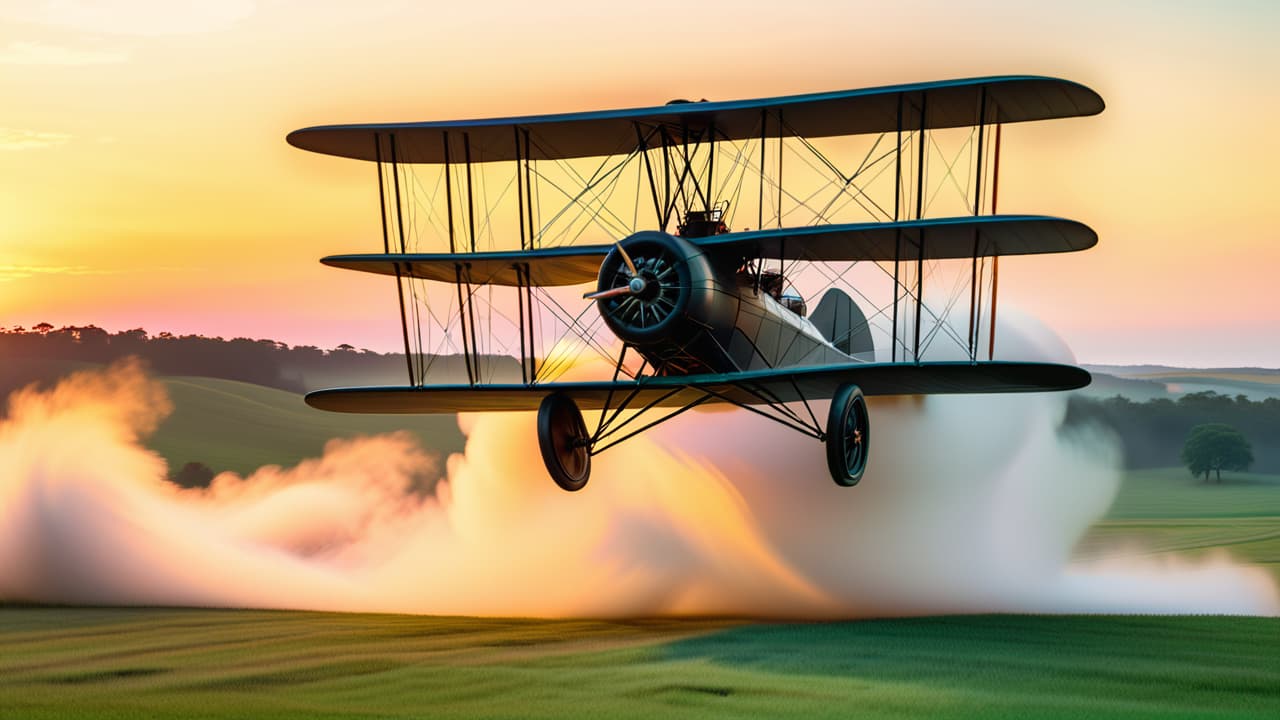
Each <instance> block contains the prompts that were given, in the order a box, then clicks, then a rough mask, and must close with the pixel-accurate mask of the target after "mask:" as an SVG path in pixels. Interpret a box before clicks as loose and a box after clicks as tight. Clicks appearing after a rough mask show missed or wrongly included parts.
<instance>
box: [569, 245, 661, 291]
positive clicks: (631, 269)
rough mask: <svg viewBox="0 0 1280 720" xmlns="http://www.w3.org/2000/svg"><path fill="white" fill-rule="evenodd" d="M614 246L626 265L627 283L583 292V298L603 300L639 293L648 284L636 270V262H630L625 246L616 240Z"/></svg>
mask: <svg viewBox="0 0 1280 720" xmlns="http://www.w3.org/2000/svg"><path fill="white" fill-rule="evenodd" d="M614 247H616V248H618V254H619V255H621V256H622V262H623V263H624V264H626V266H627V273H628V282H627V284H626V285H619V286H618V287H614V288H609V289H608V290H599V291H597V292H589V293H583V295H582V299H583V300H604V299H606V298H611V297H618V296H619V295H639V294H640V293H642V292H644V289H645V287H647V286H648V284H649V282H648V281H647V280H645V279H644V278H643V277H641V276H640V271H638V270H636V264H635V263H633V262H631V256H630V255H628V254H627V250H626V248H624V247H622V243H621V242H618V243H617V244H616V245H615V246H614Z"/></svg>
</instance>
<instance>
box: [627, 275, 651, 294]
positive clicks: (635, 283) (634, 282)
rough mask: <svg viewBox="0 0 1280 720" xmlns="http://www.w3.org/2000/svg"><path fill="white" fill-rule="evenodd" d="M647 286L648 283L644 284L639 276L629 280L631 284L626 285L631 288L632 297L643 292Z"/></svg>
mask: <svg viewBox="0 0 1280 720" xmlns="http://www.w3.org/2000/svg"><path fill="white" fill-rule="evenodd" d="M648 284H649V283H648V282H646V281H645V279H644V278H642V277H640V276H639V275H637V276H636V277H633V278H631V282H629V283H627V285H628V286H629V287H630V288H631V294H632V295H639V294H640V293H642V292H644V288H645V286H646V285H648Z"/></svg>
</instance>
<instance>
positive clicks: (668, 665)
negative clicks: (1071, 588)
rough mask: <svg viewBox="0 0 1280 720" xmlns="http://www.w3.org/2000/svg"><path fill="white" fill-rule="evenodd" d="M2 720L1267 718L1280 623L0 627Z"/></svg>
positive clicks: (138, 614)
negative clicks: (224, 719) (221, 719)
mask: <svg viewBox="0 0 1280 720" xmlns="http://www.w3.org/2000/svg"><path fill="white" fill-rule="evenodd" d="M0 617H3V622H0V647H2V648H3V650H4V652H3V653H2V654H0V716H4V717H22V718H32V719H36V718H63V717H82V718H137V717H158V716H166V717H204V718H217V717H255V718H270V717H310V718H387V717H489V718H493V717H511V718H559V717H636V718H652V717H742V716H748V715H749V716H760V717H784V716H785V717H867V718H900V717H919V716H924V715H928V716H930V717H942V718H950V717H954V718H1001V717H1008V718H1026V717H1041V718H1050V717H1155V716H1160V717H1220V718H1232V717H1275V716H1276V715H1277V714H1278V713H1280V694H1278V693H1280V691H1278V690H1277V688H1280V654H1278V653H1277V652H1276V647H1277V646H1280V624H1278V623H1276V622H1275V621H1272V620H1266V619H1258V618H1214V617H1180V618H1151V617H1128V618H1121V617H1037V616H1020V617H1009V616H994V617H993V616H974V617H942V618H924V619H914V620H881V621H866V622H847V623H824V624H781V625H745V624H735V623H729V622H711V621H647V622H621V623H610V622H593V621H533V620H481V619H473V618H432V617H409V616H394V615H393V616H385V615H384V616H376V615H334V614H319V613H288V612H262V611H216V610H163V609H120V610H106V609H60V608H21V607H9V608H4V609H3V610H0Z"/></svg>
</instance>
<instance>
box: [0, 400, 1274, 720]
mask: <svg viewBox="0 0 1280 720" xmlns="http://www.w3.org/2000/svg"><path fill="white" fill-rule="evenodd" d="M165 382H166V384H167V386H168V388H169V390H170V392H171V394H172V395H173V398H174V403H175V406H176V408H177V409H176V411H175V413H174V414H173V416H172V417H171V418H170V419H169V420H168V421H167V422H166V423H165V424H164V425H163V426H162V427H161V428H160V430H159V431H158V433H157V434H156V435H155V436H154V438H152V439H151V441H150V442H149V444H150V445H151V446H152V447H155V448H156V449H157V450H158V451H159V452H161V453H162V454H163V455H165V456H166V457H167V458H169V459H170V462H171V463H176V464H181V463H182V462H186V461H189V460H199V461H201V462H205V463H207V464H209V465H210V466H211V467H214V468H215V469H232V470H236V471H238V472H245V471H248V470H250V469H252V468H253V467H256V466H258V465H260V464H264V463H278V464H290V463H293V462H296V461H297V460H300V459H302V458H304V457H310V456H314V455H316V454H318V453H319V451H320V449H321V448H322V446H323V443H324V441H325V440H326V439H327V438H329V437H332V436H339V435H350V434H354V433H370V432H381V431H386V430H391V429H394V428H398V427H406V426H409V427H412V428H413V431H414V432H415V433H417V434H419V437H420V438H422V440H423V442H424V445H426V446H428V447H434V448H438V449H441V450H446V451H450V450H455V449H459V448H460V447H461V435H460V434H459V433H458V431H457V426H456V423H455V421H454V419H453V418H452V417H446V418H437V419H430V418H400V417H376V416H342V415H329V414H325V413H317V412H313V411H311V410H309V409H308V408H306V407H305V406H304V405H302V404H301V401H300V399H299V398H298V396H296V395H293V394H291V393H287V392H283V391H278V390H272V389H269V388H262V387H259V386H255V385H248V384H245V383H237V382H234V381H227V380H211V379H207V378H167V379H166V380H165ZM1117 544H1118V545H1121V546H1124V547H1129V548H1131V550H1130V552H1133V553H1135V554H1143V555H1161V554H1166V553H1178V554H1184V555H1186V554H1190V555H1197V554H1200V553H1205V552H1210V551H1222V550H1225V551H1226V552H1229V553H1231V554H1232V555H1234V556H1236V557H1239V558H1241V559H1244V560H1248V561H1251V562H1255V563H1259V564H1264V565H1266V566H1267V567H1269V568H1270V569H1271V570H1272V572H1273V573H1276V574H1277V577H1278V579H1280V477H1277V476H1264V475H1248V474H1230V475H1227V476H1224V479H1223V482H1222V483H1221V484H1220V485H1219V484H1216V483H1215V484H1204V483H1202V482H1200V481H1198V480H1195V479H1193V478H1191V477H1190V475H1189V474H1187V473H1186V471H1185V470H1182V469H1164V470H1152V471H1138V472H1132V473H1129V474H1127V475H1126V476H1125V478H1124V482H1123V485H1122V487H1121V489H1120V492H1119V495H1118V496H1117V498H1116V502H1115V504H1114V506H1113V507H1112V509H1111V511H1110V513H1109V514H1108V515H1107V516H1106V517H1105V518H1103V519H1102V520H1101V521H1099V522H1098V523H1097V524H1096V525H1095V526H1094V527H1093V528H1092V529H1091V530H1090V532H1089V534H1088V535H1087V536H1086V537H1085V538H1084V539H1083V541H1082V542H1081V544H1080V546H1079V549H1078V554H1079V556H1080V557H1084V558H1087V557H1091V556H1093V555H1096V554H1097V553H1098V552H1099V551H1100V549H1101V548H1104V547H1114V546H1116V545H1117ZM1278 648H1280V621H1278V620H1276V619H1271V618H1233V617H1205V616H1184V617H1148V616H1030V615H1017V616H1010V615H1004V616H952V617H929V618H914V619H893V620H868V621H857V622H833V623H760V622H750V621H744V620H737V619H691V620H679V619H658V620H632V621H608V620H551V621H548V620H528V619H481V618H461V617H423V616H402V615H362V614H334V613H311V612H284V611H245V610H218V609H172V608H78V607H37V606H25V605H18V604H8V605H3V604H0V718H33V719H39V718H64V717H77V718H142V717H184V718H224V717H226V718H232V717H234V718H242V717H254V718H275V717H279V718H284V717H291V718H292V717H297V718H400V717H445V718H481V717H483V718H499V717H510V718H561V717H606V716H607V717H618V718H628V717H637V718H639V717H644V718H651V717H691V718H692V717H698V718H702V717H742V716H763V717H806V718H809V717H841V718H844V717H854V716H856V717H860V718H861V717H865V718H903V717H920V716H930V717H940V718H1027V717H1037V718H1056V717H1062V718H1065V717H1091V718H1093V717H1124V718H1141V717H1186V718H1192V717H1195V718H1246V717H1258V718H1274V717H1278V716H1280V650H1278Z"/></svg>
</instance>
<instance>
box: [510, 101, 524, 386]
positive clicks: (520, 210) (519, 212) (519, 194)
mask: <svg viewBox="0 0 1280 720" xmlns="http://www.w3.org/2000/svg"><path fill="white" fill-rule="evenodd" d="M511 133H512V134H513V135H515V139H516V205H517V209H516V217H517V218H519V220H518V222H517V224H518V225H519V226H520V249H521V250H525V249H526V248H525V245H524V177H522V176H521V173H520V170H521V167H520V166H521V165H522V164H523V161H522V160H521V158H520V128H519V127H517V126H515V125H512V126H511ZM519 274H520V270H519V268H516V275H517V277H518V276H519ZM518 294H519V293H517V295H518ZM521 319H523V317H522V318H521ZM520 341H521V342H524V336H523V335H521V336H520ZM521 362H522V363H523V358H522V360H521ZM520 371H521V372H522V373H523V372H524V367H523V365H522V366H521V368H520Z"/></svg>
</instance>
